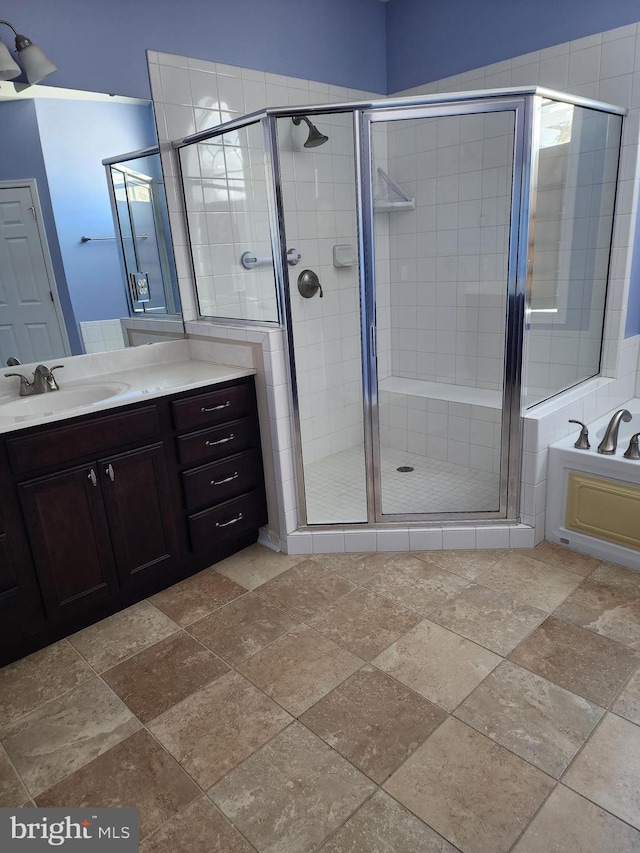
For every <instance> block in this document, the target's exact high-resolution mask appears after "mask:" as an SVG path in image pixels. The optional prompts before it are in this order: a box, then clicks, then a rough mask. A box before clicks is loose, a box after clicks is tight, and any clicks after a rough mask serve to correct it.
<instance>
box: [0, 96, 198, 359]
mask: <svg viewBox="0 0 640 853" xmlns="http://www.w3.org/2000/svg"><path fill="white" fill-rule="evenodd" d="M0 121H1V122H2V135H3V145H2V149H1V150H0V365H2V364H5V363H6V361H7V360H8V359H9V358H10V357H14V358H17V359H19V360H20V361H22V362H33V361H36V362H37V361H47V360H49V359H52V358H60V357H63V356H68V355H78V354H82V353H85V352H100V351H105V350H113V349H122V348H124V347H126V346H130V345H132V344H137V343H146V342H148V341H151V340H166V339H167V338H168V337H182V336H183V326H182V322H181V318H180V315H179V312H180V305H179V300H178V291H177V283H176V276H175V270H174V265H173V255H172V252H171V241H170V239H169V231H168V227H169V226H168V217H167V213H166V204H165V200H164V188H163V186H162V173H161V171H160V167H159V163H158V162H157V155H156V162H155V163H152V158H146V157H145V158H141V157H139V156H138V159H137V160H136V161H133V160H130V159H128V156H129V155H122V154H121V153H120V152H123V151H137V152H141V151H142V150H145V152H146V151H147V149H150V148H153V147H154V146H156V145H157V141H156V133H155V123H154V118H153V110H152V106H151V103H150V102H149V101H142V100H139V99H134V98H124V97H114V96H110V95H104V94H100V93H95V92H80V91H75V90H68V89H55V88H54V87H50V86H30V87H27V88H22V89H20V88H19V87H17V86H16V85H14V84H13V83H9V82H0ZM106 159H108V160H110V161H111V163H113V162H114V161H116V160H119V161H124V160H127V162H126V164H123V165H125V166H126V167H129V168H130V169H132V171H134V172H137V173H138V175H139V177H138V178H137V179H136V180H137V182H138V189H137V190H134V191H132V197H133V196H136V194H137V195H138V197H139V198H142V197H143V196H144V195H145V190H144V186H145V179H146V189H147V196H148V201H146V202H140V203H135V204H134V205H133V207H134V208H135V210H133V211H132V212H131V214H130V215H131V216H132V217H133V218H134V221H133V224H131V223H130V224H129V226H128V227H129V229H130V232H132V231H135V233H136V234H138V233H142V234H146V235H147V237H146V240H145V241H144V243H145V249H140V251H139V252H138V254H137V256H135V270H132V271H135V272H137V273H146V274H147V283H148V284H150V287H149V290H150V293H152V294H153V297H152V299H149V300H148V301H149V304H148V305H143V304H142V303H141V300H136V303H133V302H132V300H131V293H132V291H131V290H130V280H129V278H128V277H127V275H126V274H125V271H126V270H128V266H126V265H125V261H124V256H123V253H122V252H121V249H120V246H121V241H120V239H119V231H118V218H117V217H116V215H115V207H114V206H113V205H112V198H111V195H110V190H109V181H108V180H107V179H105V167H104V165H103V160H106ZM147 163H149V164H151V165H150V166H147V165H146V164H147ZM131 181H132V184H131V186H133V184H134V178H133V176H132V178H131ZM145 217H146V218H145ZM138 219H139V220H140V221H138ZM156 231H159V232H160V234H159V236H158V237H156ZM83 237H90V238H91V239H90V240H84V241H83V239H82V238H83ZM138 242H139V243H140V242H142V241H138ZM160 272H161V274H162V280H161V281H160V278H159V273H160ZM150 315H153V316H152V319H150ZM155 315H159V316H155ZM145 324H146V325H145ZM151 327H152V328H151Z"/></svg>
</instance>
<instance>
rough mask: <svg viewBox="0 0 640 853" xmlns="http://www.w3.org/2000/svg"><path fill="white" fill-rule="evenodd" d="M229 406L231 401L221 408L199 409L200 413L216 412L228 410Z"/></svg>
mask: <svg viewBox="0 0 640 853" xmlns="http://www.w3.org/2000/svg"><path fill="white" fill-rule="evenodd" d="M230 405H231V400H227V402H226V403H223V404H222V405H221V406H212V408H210V409H207V408H205V407H204V406H202V408H201V409H200V411H201V412H217V411H218V410H219V409H228V408H229V406H230Z"/></svg>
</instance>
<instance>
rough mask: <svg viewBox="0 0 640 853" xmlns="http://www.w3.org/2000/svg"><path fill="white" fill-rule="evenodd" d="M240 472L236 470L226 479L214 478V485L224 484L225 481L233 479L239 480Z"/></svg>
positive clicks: (212, 482)
mask: <svg viewBox="0 0 640 853" xmlns="http://www.w3.org/2000/svg"><path fill="white" fill-rule="evenodd" d="M239 476H240V474H238V472H237V471H236V472H235V473H234V474H233V476H232V477H226V478H225V479H224V480H212V481H211V485H212V486H224V484H225V483H231V482H233V480H237V479H238V477H239Z"/></svg>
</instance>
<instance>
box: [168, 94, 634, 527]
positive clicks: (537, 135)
mask: <svg viewBox="0 0 640 853" xmlns="http://www.w3.org/2000/svg"><path fill="white" fill-rule="evenodd" d="M623 112H624V111H623V110H620V109H618V108H616V107H612V106H609V105H606V104H601V103H596V102H593V101H587V100H586V99H583V98H576V97H572V96H568V95H564V94H561V93H557V92H551V91H548V90H544V89H540V88H536V87H530V88H520V89H514V90H509V91H507V90H504V89H503V90H496V91H489V90H485V91H478V92H469V93H455V94H448V95H441V96H429V97H413V98H401V99H386V100H381V101H376V102H372V103H346V104H332V105H320V106H311V105H306V106H303V107H282V108H274V109H265V110H264V111H263V112H260V113H254V114H251V115H248V116H244V117H242V118H239V119H238V120H233V121H229V122H227V123H225V124H223V125H220V126H218V127H215V128H212V129H210V130H207V131H202V132H200V133H198V134H195V135H193V136H191V137H189V138H187V139H184V140H180V141H178V142H176V143H174V146H175V147H176V148H177V149H178V150H179V154H180V158H179V159H180V165H181V171H182V183H183V189H184V199H185V208H186V212H187V221H188V227H189V238H190V243H191V250H192V257H193V267H194V276H195V281H196V292H197V299H198V307H199V313H200V315H201V316H202V317H207V318H212V321H213V322H216V321H223V320H224V321H225V322H230V321H233V322H235V323H242V324H245V323H246V324H253V323H260V324H264V323H269V324H282V325H283V326H284V327H285V329H286V334H287V341H288V348H289V364H290V387H291V395H292V399H291V405H292V410H293V413H294V421H295V444H296V446H295V452H296V468H297V470H296V475H297V482H298V496H299V524H300V526H302V527H305V526H316V525H350V526H351V525H355V524H358V525H379V524H381V523H390V524H394V523H402V525H403V526H405V527H406V526H407V525H408V524H411V523H414V522H415V523H420V524H424V523H425V522H426V523H429V522H434V523H438V524H442V523H443V522H444V523H446V522H451V521H455V522H456V523H459V522H466V521H469V522H472V523H473V524H478V522H481V521H482V520H483V519H486V520H490V521H491V523H494V524H495V523H496V520H497V519H505V520H511V521H512V520H515V519H517V518H518V498H519V492H520V457H521V415H522V411H523V408H525V407H526V406H528V405H534V404H536V403H538V402H540V401H542V400H545V399H547V398H549V397H551V396H553V395H554V394H557V393H558V392H560V391H561V390H563V389H565V388H567V387H570V386H571V385H574V384H576V383H578V382H581V381H583V380H584V379H586V378H588V377H591V376H594V375H596V374H598V372H599V369H600V357H601V349H602V341H603V323H604V313H605V297H606V285H607V276H608V265H609V256H610V247H611V234H612V225H613V211H614V200H615V188H616V180H617V170H618V160H619V151H620V138H621V125H622V113H623Z"/></svg>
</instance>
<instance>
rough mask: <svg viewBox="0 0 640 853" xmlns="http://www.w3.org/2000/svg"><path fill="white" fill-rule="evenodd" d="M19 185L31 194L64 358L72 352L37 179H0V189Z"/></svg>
mask: <svg viewBox="0 0 640 853" xmlns="http://www.w3.org/2000/svg"><path fill="white" fill-rule="evenodd" d="M21 187H24V188H26V189H28V190H29V192H30V194H31V201H32V203H33V207H34V210H35V220H36V227H37V229H38V237H39V239H40V248H41V249H42V256H43V258H44V266H45V270H46V273H47V279H48V282H49V292H50V293H51V295H52V297H53V299H52V302H53V308H54V311H55V315H56V319H57V321H58V326H59V327H60V337H61V338H62V345H63V347H64V350H65V352H64V355H63V356H62V357H63V358H66V357H68V356H70V355H71V354H72V353H71V345H70V343H69V335H68V333H67V324H66V322H65V318H64V312H63V311H62V304H61V302H60V294H59V293H58V285H57V282H56V276H55V272H54V269H53V262H52V260H51V252H50V251H49V241H48V239H47V232H46V229H45V226H44V219H43V215H42V205H41V204H40V196H39V194H38V183H37V180H36V179H35V178H24V179H23V180H12V181H0V190H4V189H20V188H21Z"/></svg>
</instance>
